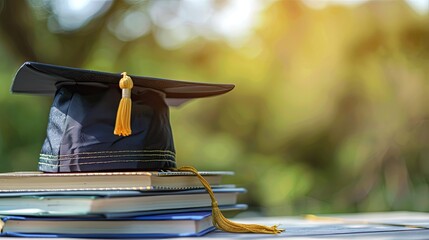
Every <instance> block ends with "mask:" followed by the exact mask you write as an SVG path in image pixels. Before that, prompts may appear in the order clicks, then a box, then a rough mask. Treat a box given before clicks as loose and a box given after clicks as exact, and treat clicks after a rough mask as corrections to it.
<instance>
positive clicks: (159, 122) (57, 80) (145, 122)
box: [12, 62, 282, 233]
mask: <svg viewBox="0 0 429 240" xmlns="http://www.w3.org/2000/svg"><path fill="white" fill-rule="evenodd" d="M233 88H234V85H232V84H208V83H195V82H184V81H175V80H167V79H161V78H152V77H140V76H134V75H128V74H127V73H125V72H124V73H122V74H119V73H118V74H115V73H105V72H98V71H91V70H84V69H78V68H70V67H62V66H55V65H49V64H43V63H36V62H26V63H24V64H23V65H22V66H21V67H20V68H19V70H18V72H17V73H16V76H15V79H14V81H13V84H12V92H14V93H29V94H42V95H54V100H53V104H52V107H51V110H50V113H49V120H48V129H47V136H46V140H45V142H44V144H43V146H42V151H41V153H40V157H39V170H40V171H43V172H89V171H92V172H96V171H127V170H129V171H146V170H171V169H174V170H177V171H187V172H192V173H194V174H195V175H197V177H198V178H199V179H200V181H201V183H202V184H203V186H204V187H205V188H206V190H207V192H208V193H209V195H210V198H211V200H212V213H213V224H214V225H215V226H216V227H217V228H219V229H222V230H224V231H229V232H254V233H280V232H281V231H282V230H281V229H278V228H277V226H271V227H269V226H263V225H258V224H240V223H235V222H232V221H230V220H228V219H226V218H225V217H224V216H223V214H222V213H221V211H220V210H219V207H218V205H217V201H216V199H215V196H214V193H213V191H212V189H211V187H210V185H209V183H208V182H207V181H206V180H205V179H204V177H202V176H201V175H200V174H199V173H198V171H197V170H196V169H195V168H193V167H181V168H179V169H177V168H176V160H175V150H174V143H173V136H172V131H171V126H170V119H169V106H177V105H180V104H182V103H184V102H186V101H188V100H191V99H194V98H203V97H210V96H216V95H220V94H224V93H227V92H229V91H231V90H232V89H233Z"/></svg>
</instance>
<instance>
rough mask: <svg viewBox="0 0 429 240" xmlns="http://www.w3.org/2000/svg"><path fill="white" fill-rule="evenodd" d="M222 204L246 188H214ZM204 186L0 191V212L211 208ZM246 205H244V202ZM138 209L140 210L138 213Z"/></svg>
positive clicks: (100, 212)
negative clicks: (63, 190)
mask: <svg viewBox="0 0 429 240" xmlns="http://www.w3.org/2000/svg"><path fill="white" fill-rule="evenodd" d="M213 192H214V193H215V195H216V198H217V201H218V203H219V206H220V207H221V208H223V207H227V208H231V206H234V207H233V208H234V209H237V208H243V206H242V205H239V206H236V205H237V197H238V194H240V193H243V192H245V189H243V188H215V189H213ZM210 206H211V199H210V197H209V195H208V194H207V192H206V191H205V189H195V190H183V191H151V192H140V191H70V192H67V194H65V192H22V193H0V215H6V216H8V215H12V216H17V215H19V216H58V217H59V216H61V217H64V216H74V217H77V216H87V217H89V216H97V215H98V216H100V215H103V216H117V215H124V214H125V216H131V215H126V214H130V213H132V214H133V215H134V216H136V215H137V216H141V215H152V214H154V213H172V212H173V211H174V212H194V211H195V210H196V208H197V209H207V208H209V209H211V208H210ZM244 208H245V206H244ZM136 213H137V214H136Z"/></svg>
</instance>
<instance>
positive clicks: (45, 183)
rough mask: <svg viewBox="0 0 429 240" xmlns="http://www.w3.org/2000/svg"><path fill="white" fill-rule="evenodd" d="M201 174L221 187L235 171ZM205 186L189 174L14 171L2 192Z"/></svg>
mask: <svg viewBox="0 0 429 240" xmlns="http://www.w3.org/2000/svg"><path fill="white" fill-rule="evenodd" d="M200 173H201V175H203V176H204V178H205V179H206V180H207V181H208V182H209V183H210V185H218V184H220V182H221V178H222V176H223V175H232V174H233V172H227V171H224V172H221V171H218V172H216V171H206V172H200ZM202 187H203V186H202V185H201V183H200V181H199V180H198V178H197V177H196V176H195V175H194V174H192V173H189V172H89V173H42V172H12V173H1V174H0V192H25V191H73V190H88V191H90V190H148V189H178V188H202Z"/></svg>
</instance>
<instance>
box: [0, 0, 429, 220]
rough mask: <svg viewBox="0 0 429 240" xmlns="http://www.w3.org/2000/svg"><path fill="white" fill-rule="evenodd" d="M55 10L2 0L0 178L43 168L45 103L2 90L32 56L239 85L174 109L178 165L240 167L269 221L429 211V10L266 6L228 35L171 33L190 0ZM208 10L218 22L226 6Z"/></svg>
mask: <svg viewBox="0 0 429 240" xmlns="http://www.w3.org/2000/svg"><path fill="white" fill-rule="evenodd" d="M55 2H61V1H48V0H46V1H22V0H17V1H11V0H9V1H8V0H0V82H1V84H2V86H3V87H2V88H0V170H1V171H3V172H4V171H24V170H36V169H37V156H38V153H39V150H40V147H41V145H42V142H43V140H44V134H45V131H46V124H47V116H48V110H49V105H50V103H51V98H50V97H36V96H25V95H11V94H10V93H9V90H8V87H9V86H10V84H11V79H12V78H13V74H14V72H15V71H16V70H17V69H18V67H19V66H20V65H21V64H22V62H23V61H25V60H32V61H41V62H46V63H52V64H58V65H67V66H72V67H82V68H89V69H95V70H101V71H111V72H121V71H125V70H126V71H127V72H130V73H132V74H135V75H148V76H158V77H164V78H172V79H186V80H192V81H205V82H225V83H234V84H236V89H235V90H234V91H233V92H231V93H228V94H227V95H224V96H220V97H217V98H213V99H202V100H198V101H194V102H192V103H189V104H187V105H185V106H184V107H182V108H180V109H172V111H171V112H172V114H171V117H172V125H173V128H174V136H175V144H176V149H177V159H178V163H179V166H180V165H194V166H196V167H197V168H198V169H205V170H233V171H235V172H236V175H235V176H234V177H230V178H229V179H227V180H228V181H229V182H234V183H237V184H238V185H240V186H243V187H246V188H247V189H248V193H247V194H246V195H244V196H242V198H241V200H242V201H243V202H246V203H248V204H250V207H251V210H256V211H257V212H259V213H261V214H265V215H280V214H283V215H284V214H302V213H328V212H329V213H333V212H355V211H384V210H416V211H429V188H428V184H429V145H428V144H429V121H428V117H429V107H428V105H427V104H428V102H429V101H428V100H429V68H428V66H429V65H428V64H429V15H428V13H427V12H426V13H418V12H415V11H414V10H413V9H412V8H410V6H409V5H408V4H407V3H406V2H404V1H370V2H365V3H362V4H358V5H353V6H344V5H328V6H326V7H324V8H320V9H318V8H311V7H309V6H308V5H306V4H304V3H303V2H300V1H286V0H285V1H273V2H271V1H266V2H265V5H264V6H263V7H261V8H260V11H256V12H254V14H255V16H253V19H254V21H255V22H254V23H252V25H251V28H250V30H249V32H248V33H247V34H244V35H243V36H241V38H237V39H238V40H237V39H232V40H231V39H229V38H228V35H222V34H217V35H216V34H215V33H214V32H210V31H212V29H211V28H210V25H209V24H207V25H204V24H200V25H198V24H196V23H195V24H194V25H192V26H193V27H194V28H193V29H191V30H192V31H190V30H189V28H179V27H180V26H179V25H177V26H176V25H175V24H176V23H177V21H179V20H180V19H178V18H179V17H180V16H179V17H178V16H177V14H176V13H177V11H176V10H177V9H178V8H180V7H182V8H183V6H181V4H182V5H183V4H185V3H186V2H179V1H142V2H139V1H114V2H106V4H104V6H103V7H100V9H101V10H100V9H99V11H97V12H92V13H88V11H89V10H88V11H85V12H82V14H86V15H85V17H86V18H84V15H82V16H81V17H80V18H75V19H74V18H73V17H70V16H68V18H65V19H66V20H67V19H68V21H69V22H67V21H65V20H64V19H61V16H62V15H61V14H63V15H64V11H63V12H61V11H59V10H58V9H60V8H59V7H58V6H56V5H55ZM205 2H207V1H205ZM208 2H209V3H211V5H210V6H211V7H212V9H211V10H210V11H211V12H209V13H210V14H211V15H210V16H211V17H212V18H213V17H215V16H218V17H219V16H220V17H222V10H223V9H224V8H226V7H227V6H228V4H229V1H208ZM241 4H246V3H243V2H241ZM57 5H58V4H57ZM182 8H180V9H182ZM160 9H161V10H162V11H160ZM155 10H156V11H155ZM182 10H183V9H182ZM238 10H240V8H238ZM157 11H158V12H157ZM187 11H191V12H190V13H193V14H195V12H192V9H190V10H189V9H188V10H187ZM240 11H241V10H240ZM175 14H176V15H175ZM65 16H66V17H67V15H65ZM240 16H241V15H240V14H239V12H237V16H236V17H237V18H239V17H240ZM63 17H64V16H63ZM182 17H183V14H182ZM185 17H186V14H185ZM237 18H231V19H230V20H231V24H234V21H235V20H237ZM70 19H71V20H70ZM82 19H83V20H82ZM85 19H86V20H85ZM127 19H128V20H127ZM130 19H131V20H130ZM160 19H161V20H160ZM193 20H194V19H190V20H189V19H188V22H185V24H184V25H183V24H182V27H183V26H185V27H189V21H190V23H192V21H193ZM221 20H222V19H221ZM79 21H80V22H79ZM124 21H125V22H124ZM127 21H128V22H127ZM130 21H131V23H130ZM237 21H238V20H237ZM76 22H77V23H78V24H77V23H76ZM179 22H180V21H179ZM75 23H76V24H75ZM136 23H137V25H136V26H138V27H132V26H134V25H132V24H136ZM167 23H168V24H170V25H171V26H173V27H171V26H170V25H168V24H167ZM182 23H183V22H182ZM61 24H62V25H61ZM67 24H68V25H67ZM70 24H71V25H70ZM73 24H74V25H73ZM124 24H125V25H124ZM127 24H128V25H127ZM130 24H131V25H130ZM187 24H188V25H187ZM130 26H131V27H130ZM195 26H198V27H199V28H197V27H195ZM169 31H170V32H169ZM186 31H187V32H186ZM190 32H191V33H193V35H192V34H190ZM207 32H208V33H207ZM172 33H174V34H172ZM185 33H186V34H187V35H186V34H185ZM206 33H207V34H206ZM169 34H170V35H169ZM184 34H185V35H184ZM204 34H206V35H204ZM181 36H182V37H181ZM183 36H187V37H183Z"/></svg>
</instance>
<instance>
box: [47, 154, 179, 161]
mask: <svg viewBox="0 0 429 240" xmlns="http://www.w3.org/2000/svg"><path fill="white" fill-rule="evenodd" d="M146 156H147V157H171V158H175V156H173V155H169V154H132V155H103V156H86V157H81V156H76V157H70V158H63V157H57V158H48V157H44V156H40V157H39V159H43V160H47V161H66V160H74V159H77V158H78V159H94V158H115V157H146Z"/></svg>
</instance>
